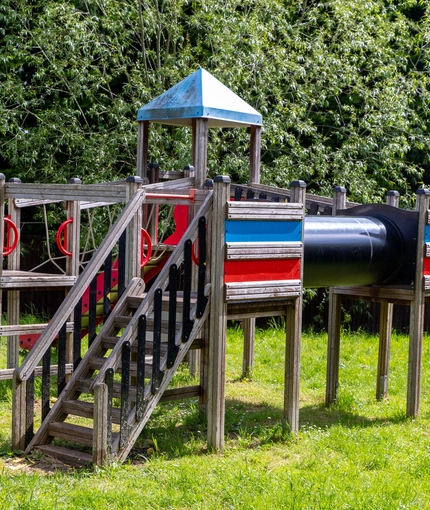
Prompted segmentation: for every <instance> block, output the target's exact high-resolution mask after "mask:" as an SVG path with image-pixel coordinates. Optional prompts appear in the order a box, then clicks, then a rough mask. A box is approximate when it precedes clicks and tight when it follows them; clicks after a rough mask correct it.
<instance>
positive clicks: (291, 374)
mask: <svg viewBox="0 0 430 510" xmlns="http://www.w3.org/2000/svg"><path fill="white" fill-rule="evenodd" d="M301 317H302V304H301V299H300V298H297V299H295V300H294V303H293V304H292V305H291V306H288V307H287V310H286V347H285V379H284V380H285V382H284V419H285V421H286V424H287V425H288V427H289V430H290V431H291V432H292V433H294V434H295V433H297V432H298V431H299V398H300V395H299V383H300V338H301V327H302V321H301Z"/></svg>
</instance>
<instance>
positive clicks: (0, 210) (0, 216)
mask: <svg viewBox="0 0 430 510" xmlns="http://www.w3.org/2000/svg"><path fill="white" fill-rule="evenodd" d="M5 184H6V177H5V176H4V174H2V173H0V239H4V216H5V209H4V207H5ZM1 244H3V241H2V243H1ZM3 258H4V257H3V250H0V262H1V263H0V278H1V277H2V276H3ZM2 312H3V307H2V295H1V292H0V322H1V317H2Z"/></svg>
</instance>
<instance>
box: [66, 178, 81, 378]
mask: <svg viewBox="0 0 430 510" xmlns="http://www.w3.org/2000/svg"><path fill="white" fill-rule="evenodd" d="M68 184H82V181H81V180H80V179H78V178H77V177H75V178H72V179H69V181H68ZM66 209H67V219H68V220H70V219H71V218H73V221H72V223H71V224H70V226H69V227H68V228H69V229H70V231H69V235H68V236H67V246H66V249H67V251H69V252H71V254H72V257H71V258H69V257H66V274H67V276H76V277H78V276H79V255H80V245H81V243H80V240H81V206H80V203H79V202H77V201H76V200H70V201H68V202H67V204H66ZM67 293H68V291H67V290H66V295H67ZM68 320H69V321H73V320H74V317H73V315H71V316H70V317H69V319H68ZM73 358H74V356H73V333H67V335H66V363H73ZM69 379H70V376H67V377H66V380H69Z"/></svg>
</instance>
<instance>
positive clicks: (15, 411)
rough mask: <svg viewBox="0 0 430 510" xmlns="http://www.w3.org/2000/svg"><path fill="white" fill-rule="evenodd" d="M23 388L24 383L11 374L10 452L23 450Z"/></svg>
mask: <svg viewBox="0 0 430 510" xmlns="http://www.w3.org/2000/svg"><path fill="white" fill-rule="evenodd" d="M25 387H26V383H25V382H24V381H20V380H19V379H18V377H17V375H16V370H15V372H14V374H13V386H12V402H13V405H12V450H14V451H16V450H25V407H26V406H25Z"/></svg>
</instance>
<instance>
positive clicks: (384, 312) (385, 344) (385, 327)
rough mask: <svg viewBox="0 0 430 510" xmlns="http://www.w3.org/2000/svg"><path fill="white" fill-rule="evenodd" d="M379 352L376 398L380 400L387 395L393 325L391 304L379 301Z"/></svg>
mask: <svg viewBox="0 0 430 510" xmlns="http://www.w3.org/2000/svg"><path fill="white" fill-rule="evenodd" d="M379 317H380V318H379V353H378V371H377V375H376V399H377V400H382V399H384V398H386V397H387V395H388V373H389V369H390V343H391V329H392V326H393V304H392V303H381V308H380V311H379Z"/></svg>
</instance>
